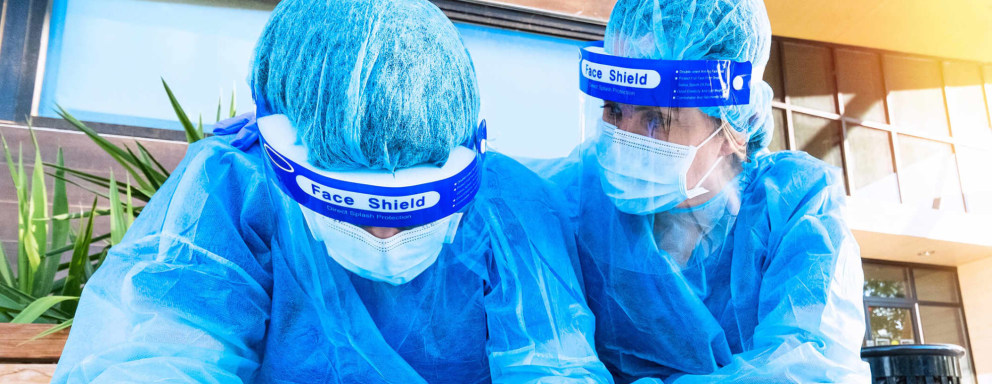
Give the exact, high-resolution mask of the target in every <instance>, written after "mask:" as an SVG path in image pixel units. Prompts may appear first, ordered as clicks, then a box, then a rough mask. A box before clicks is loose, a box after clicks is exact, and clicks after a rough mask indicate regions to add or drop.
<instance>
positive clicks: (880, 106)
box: [836, 49, 886, 123]
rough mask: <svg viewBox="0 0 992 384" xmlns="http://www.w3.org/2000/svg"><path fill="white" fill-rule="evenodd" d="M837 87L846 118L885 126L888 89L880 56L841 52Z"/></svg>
mask: <svg viewBox="0 0 992 384" xmlns="http://www.w3.org/2000/svg"><path fill="white" fill-rule="evenodd" d="M836 54H837V86H838V88H839V90H840V97H841V103H843V104H844V115H846V116H850V117H854V118H856V119H859V120H871V121H877V122H881V123H885V122H886V121H885V103H883V102H882V100H884V99H885V85H884V84H882V68H881V65H880V64H879V61H878V55H876V54H874V53H869V52H858V51H849V50H844V49H838V50H837V51H836Z"/></svg>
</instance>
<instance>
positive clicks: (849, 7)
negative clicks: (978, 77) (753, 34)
mask: <svg viewBox="0 0 992 384" xmlns="http://www.w3.org/2000/svg"><path fill="white" fill-rule="evenodd" d="M765 6H766V7H767V8H768V16H769V18H770V19H771V22H772V33H774V34H775V35H776V36H785V37H794V38H800V39H809V40H818V41H828V42H833V43H840V44H848V45H856V46H861V47H871V48H879V49H887V50H893V51H900V52H910V53H918V54H923V55H929V56H938V57H946V58H958V59H965V60H974V61H982V62H992V1H988V0H944V1H934V0H872V1H861V0H831V1H796V0H766V1H765Z"/></svg>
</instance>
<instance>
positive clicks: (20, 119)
mask: <svg viewBox="0 0 992 384" xmlns="http://www.w3.org/2000/svg"><path fill="white" fill-rule="evenodd" d="M241 1H245V2H249V1H251V2H254V3H259V2H261V3H264V4H271V5H273V6H274V5H276V4H278V3H279V0H241ZM431 2H432V3H434V4H435V5H436V6H437V7H438V8H440V9H441V11H442V12H444V14H445V15H446V16H448V18H449V19H451V20H452V21H456V22H465V23H470V24H476V25H482V26H489V27H497V28H503V29H510V30H517V31H523V32H531V33H536V34H541V35H546V36H556V37H564V38H570V39H577V40H589V41H592V40H600V39H602V38H603V35H604V33H605V32H606V23H605V22H604V21H601V20H594V19H586V18H580V17H574V16H568V15H563V14H557V13H553V12H547V11H542V10H537V9H530V8H523V7H515V6H511V5H501V4H491V3H481V2H476V1H471V0H431ZM53 4H54V0H26V1H25V0H0V26H2V27H3V30H0V100H11V101H12V103H11V104H12V105H13V108H14V111H12V112H7V113H5V112H4V111H3V109H2V108H0V121H4V122H9V123H13V124H16V125H22V126H23V125H27V124H29V123H31V124H32V125H35V126H42V127H45V128H54V129H60V130H68V131H76V129H75V128H73V126H72V125H71V124H69V123H68V122H66V121H64V120H63V119H58V118H50V117H45V116H39V115H38V113H37V109H38V105H39V103H40V100H39V97H40V95H41V88H42V86H43V85H44V84H42V82H43V79H44V77H45V76H44V74H45V53H46V51H47V49H48V47H47V45H48V35H49V33H50V31H51V28H50V21H51V18H52V7H53ZM9 17H16V20H26V21H27V22H26V26H25V27H24V28H16V27H18V26H19V24H17V23H4V22H3V19H4V18H9ZM83 123H84V124H86V125H87V126H89V127H90V128H93V129H94V130H95V131H96V132H98V133H102V134H112V135H122V136H131V137H139V138H153V139H163V140H171V141H185V140H186V135H185V133H184V132H183V131H181V130H172V129H162V128H152V127H145V126H134V125H120V124H108V123H100V122H93V121H83Z"/></svg>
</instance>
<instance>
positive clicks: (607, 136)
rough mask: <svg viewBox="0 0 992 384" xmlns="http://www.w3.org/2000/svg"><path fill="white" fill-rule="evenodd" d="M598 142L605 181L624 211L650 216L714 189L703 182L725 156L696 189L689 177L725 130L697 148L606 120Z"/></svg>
mask: <svg viewBox="0 0 992 384" xmlns="http://www.w3.org/2000/svg"><path fill="white" fill-rule="evenodd" d="M599 124H600V132H601V136H600V137H599V140H598V141H597V143H596V158H597V161H598V163H599V171H600V182H601V183H602V186H603V191H604V192H605V193H606V196H607V197H609V198H610V200H612V201H613V204H614V205H616V207H617V209H619V210H620V211H621V212H625V213H629V214H633V215H647V214H652V213H658V212H664V211H667V210H669V209H672V208H674V207H675V206H676V205H679V204H680V203H682V202H683V201H686V200H688V199H691V198H693V197H696V196H699V195H702V194H704V193H706V192H709V191H708V190H707V189H706V188H703V187H702V184H703V182H704V181H705V180H706V179H707V178H708V177H709V176H710V174H711V173H713V170H714V169H716V167H717V165H718V164H720V161H721V160H722V159H723V158H719V159H717V161H715V162H714V163H713V165H712V166H711V167H710V169H709V170H708V171H706V174H705V175H703V177H702V178H701V179H700V180H699V182H698V183H696V185H695V186H694V187H692V188H688V186H687V185H686V175H687V174H688V173H689V167H690V166H691V165H692V161H693V159H695V157H696V152H697V150H698V149H699V148H700V147H702V146H703V145H705V144H706V143H708V142H709V141H710V140H712V139H713V137H715V136H716V134H717V133H718V132H720V130H716V131H713V134H711V135H710V136H709V137H707V138H706V140H703V142H702V143H700V144H699V145H697V146H687V145H679V144H673V143H669V142H667V141H663V140H658V139H654V138H651V137H647V136H643V135H638V134H635V133H630V132H626V131H623V130H620V129H618V128H617V127H616V126H615V125H612V124H609V123H607V122H605V121H600V122H599Z"/></svg>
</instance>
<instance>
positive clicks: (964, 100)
mask: <svg viewBox="0 0 992 384" xmlns="http://www.w3.org/2000/svg"><path fill="white" fill-rule="evenodd" d="M944 82H945V84H946V85H947V87H946V88H945V92H946V94H947V108H948V109H949V112H950V117H951V133H952V134H953V135H954V137H955V138H958V139H965V140H968V141H969V142H971V144H973V145H982V146H988V145H990V144H992V127H989V118H988V114H987V113H986V111H985V95H984V94H983V92H982V86H983V84H982V72H981V69H980V68H979V67H978V65H976V64H971V63H960V62H946V63H944Z"/></svg>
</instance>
